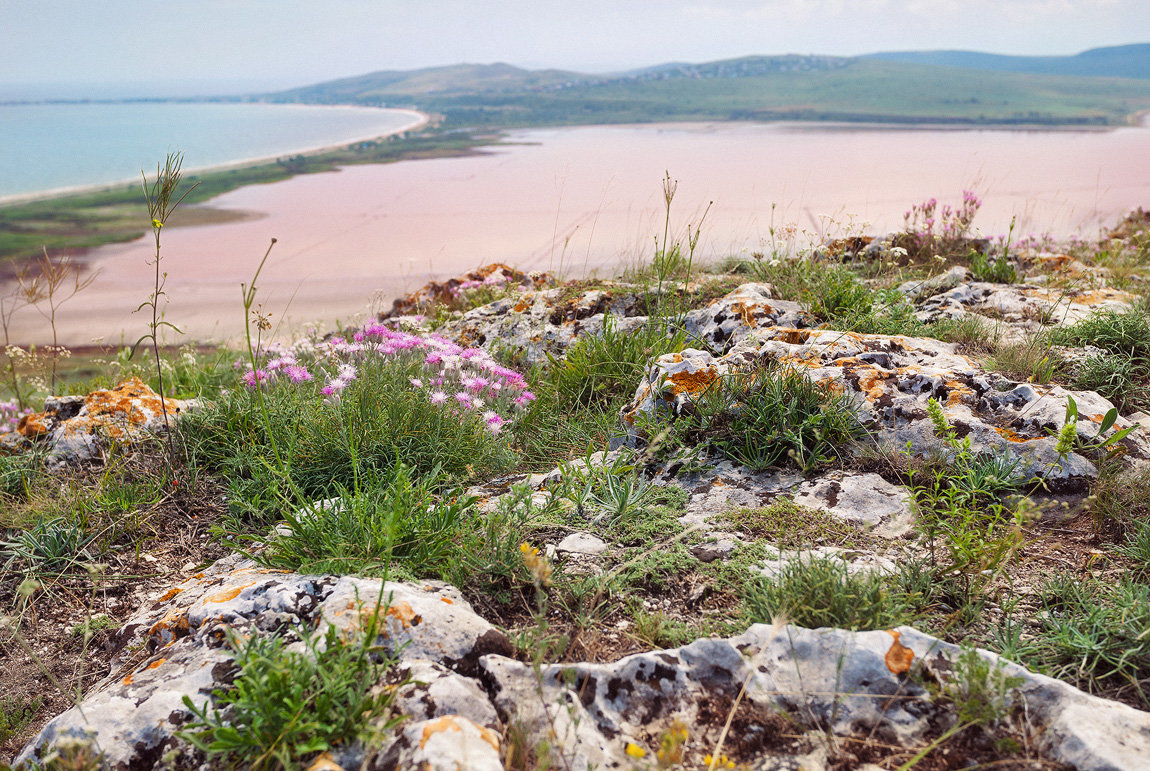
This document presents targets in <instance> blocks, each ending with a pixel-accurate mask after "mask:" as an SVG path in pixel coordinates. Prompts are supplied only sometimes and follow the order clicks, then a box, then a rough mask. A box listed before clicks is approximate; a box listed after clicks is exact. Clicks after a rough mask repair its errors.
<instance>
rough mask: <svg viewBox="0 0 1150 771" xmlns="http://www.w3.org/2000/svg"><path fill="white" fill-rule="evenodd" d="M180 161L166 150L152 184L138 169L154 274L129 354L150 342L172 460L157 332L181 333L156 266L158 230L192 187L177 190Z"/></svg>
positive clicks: (163, 278)
mask: <svg viewBox="0 0 1150 771" xmlns="http://www.w3.org/2000/svg"><path fill="white" fill-rule="evenodd" d="M183 163H184V158H183V155H182V154H181V153H168V156H167V157H166V158H165V159H164V163H163V165H160V164H156V178H155V180H153V182H152V184H151V185H150V186H149V185H148V177H147V175H145V174H144V172H142V171H141V172H140V177H141V178H142V185H143V189H144V200H145V201H146V202H147V204H148V216H149V217H151V220H152V222H151V224H152V238H153V239H154V241H155V245H156V251H155V254H154V255H153V257H152V262H151V265H152V267H153V268H154V269H155V278H154V280H153V284H152V294H151V295H149V297H148V299H147V300H145V301H144V302H142V303H140V305H139V307H137V308H136V312H139V311H142V310H143V309H144V308H149V309H150V310H151V312H152V318H151V320H150V322H149V323H148V332H147V333H146V334H143V335H140V339H139V340H137V341H136V343H135V345H133V346H132V354H133V355H134V354H135V352H136V349H137V348H138V347H139V346H140V344H141V343H143V342H144V341H145V340H148V341H150V342H151V344H152V354H153V356H154V357H155V361H156V377H157V379H158V380H159V386H160V388H159V394H160V411H161V412H162V413H163V415H164V433H165V434H167V437H168V458H169V460H174V459H175V457H176V445H175V440H174V438H173V437H172V427H171V424H170V423H169V422H168V406H167V404H166V403H165V400H164V369H163V367H162V366H160V340H159V332H160V329H161V328H163V327H168V328H170V329H172V330H174V331H175V332H176V334H183V333H182V332H181V331H180V329H179V328H178V327H177V326H176V325H175V324H173V323H171V322H170V321H165V320H164V310H163V307H164V306H165V305H167V302H168V300H167V293H166V292H164V284H165V283H166V282H167V279H168V274H167V272H166V271H162V270H161V269H160V260H161V255H160V233H161V231H162V230H163V228H164V225H165V224H167V222H168V218H169V217H171V216H172V212H173V211H175V209H176V207H177V206H179V205H180V203H182V202H183V200H184V199H185V198H187V197H188V194H189V193H191V192H192V190H194V189H195V187H196V186H195V185H192V186H191V187H189V188H188V189H187V190H185V191H183V194H179V192H180V191H179V187H180V181H181V179H182V174H181V172H180V167H181V166H182V165H183Z"/></svg>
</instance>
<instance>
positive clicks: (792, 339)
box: [775, 327, 811, 345]
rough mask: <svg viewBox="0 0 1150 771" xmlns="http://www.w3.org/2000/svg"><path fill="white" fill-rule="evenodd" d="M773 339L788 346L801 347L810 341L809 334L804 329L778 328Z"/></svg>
mask: <svg viewBox="0 0 1150 771" xmlns="http://www.w3.org/2000/svg"><path fill="white" fill-rule="evenodd" d="M775 339H776V340H780V341H782V342H784V343H788V344H789V345H802V344H803V343H805V342H806V341H807V340H810V339H811V333H810V331H809V330H806V329H795V328H794V327H779V329H778V333H777V334H776V335H775Z"/></svg>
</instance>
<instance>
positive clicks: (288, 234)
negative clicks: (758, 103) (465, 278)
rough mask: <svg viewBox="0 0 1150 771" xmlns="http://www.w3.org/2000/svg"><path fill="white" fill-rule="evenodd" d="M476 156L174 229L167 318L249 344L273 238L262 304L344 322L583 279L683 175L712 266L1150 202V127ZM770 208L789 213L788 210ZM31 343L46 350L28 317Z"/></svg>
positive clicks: (714, 131) (249, 199)
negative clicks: (895, 233)
mask: <svg viewBox="0 0 1150 771" xmlns="http://www.w3.org/2000/svg"><path fill="white" fill-rule="evenodd" d="M510 139H511V141H512V142H513V143H516V144H514V145H512V146H508V147H502V148H498V149H497V150H496V151H494V152H491V153H489V154H486V155H482V156H479V157H469V158H453V159H439V160H428V161H405V162H401V163H396V164H389V165H376V166H356V167H349V168H346V169H343V170H341V171H339V172H337V173H330V174H315V175H307V176H302V177H296V178H294V179H291V180H287V181H285V182H280V183H276V184H272V185H259V186H253V187H249V188H244V189H240V190H236V191H233V192H231V193H228V194H226V195H224V196H221V197H220V198H217V199H216V200H214V201H213V202H212V206H213V207H216V208H227V209H236V210H243V211H248V212H260V213H261V214H262V215H263V216H261V217H258V218H253V219H248V220H246V221H241V222H232V223H227V224H220V225H210V226H204V227H194V228H182V229H179V228H176V229H172V230H170V231H165V233H164V243H165V256H164V268H165V270H167V271H168V274H169V276H168V285H167V291H168V292H169V295H170V296H171V298H172V303H171V305H170V306H169V308H168V319H169V320H171V321H173V322H174V323H176V324H177V325H179V326H181V327H182V328H183V329H184V330H185V331H186V332H188V333H190V334H191V335H192V336H193V337H197V338H207V337H211V338H215V339H220V338H231V339H234V338H235V337H236V336H237V335H239V334H240V333H241V332H242V326H241V325H242V312H241V310H240V306H239V294H240V290H239V285H240V283H241V282H244V281H248V280H250V276H251V272H252V270H254V268H255V265H256V264H257V262H258V261H259V258H260V256H261V255H262V254H263V252H264V250H265V249H266V248H267V244H268V241H269V239H270V238H271V237H276V238H277V239H278V243H277V245H276V246H275V248H274V249H273V251H272V256H271V259H270V260H269V262H268V265H267V267H266V268H265V271H264V274H263V276H261V282H260V290H261V291H260V299H261V300H262V302H263V303H264V308H265V310H271V311H273V312H275V313H276V314H277V317H278V314H279V313H280V312H282V311H283V309H284V308H285V307H287V306H288V305H289V301H290V308H289V310H288V312H287V315H288V317H289V319H290V320H292V321H296V322H302V321H304V320H316V321H319V322H322V323H324V324H330V323H331V322H333V321H334V320H336V319H339V320H341V321H347V320H349V319H350V318H351V317H352V316H353V315H354V314H356V313H362V312H365V311H366V310H367V308H368V305H369V301H370V298H371V296H372V294H373V293H376V292H378V293H380V298H381V299H383V300H384V303H383V304H384V305H389V304H390V299H391V298H392V297H395V296H397V295H398V294H399V293H401V292H403V291H408V290H411V289H414V288H416V287H418V286H419V285H421V284H422V283H424V282H425V281H427V280H428V279H429V278H443V277H447V276H451V275H457V274H458V273H460V272H461V271H465V270H468V269H470V268H474V267H476V266H478V265H482V264H485V263H488V262H492V261H502V262H506V263H509V264H512V265H515V266H517V267H520V268H523V269H527V270H533V269H534V270H552V271H554V270H559V269H562V271H563V272H564V274H565V275H567V276H580V275H583V274H584V273H585V272H589V271H591V270H593V269H595V268H600V269H601V271H600V272H601V273H605V274H609V273H611V272H612V271H613V270H614V269H615V267H616V266H617V265H618V264H619V262H620V261H621V260H637V259H644V260H646V259H650V256H651V254H652V252H653V249H654V246H653V244H654V240H653V239H654V237H655V236H656V235H658V236H660V237H661V235H662V231H663V198H662V190H661V186H660V181H661V179H662V177H663V175H664V172H665V171H669V172H670V175H671V177H672V178H674V179H676V180H678V190H677V194H676V197H675V200H674V203H673V206H672V213H671V220H672V229H673V232H675V233H676V234H677V235H678V236H680V237H682V236H683V234H684V229H685V228H686V226H687V224H688V223H695V224H697V223H698V222H699V219H700V217H701V215H702V213H703V211H704V210H706V207H707V202H708V201H713V204H712V205H711V208H710V210H709V211H708V213H707V216H706V219H705V221H704V222H703V237H702V240H701V242H700V248H699V256H701V257H702V258H704V259H706V258H721V257H724V256H727V255H730V254H736V255H739V254H742V255H747V254H748V253H749V252H751V251H756V250H764V249H765V250H768V251H769V244H765V243H764V242H765V241H766V240H767V239H768V238H769V229H770V227H771V226H772V223H773V224H774V226H775V227H777V228H778V227H782V226H785V225H787V224H789V223H794V224H795V225H796V226H797V227H798V228H799V229H801V230H805V231H808V232H809V233H810V234H811V237H817V236H820V235H823V236H834V235H843V234H845V233H846V232H847V231H848V230H849V231H851V232H866V233H871V234H875V233H879V234H881V233H884V232H887V231H890V230H893V229H895V228H898V227H900V226H901V225H902V220H903V213H904V212H905V211H906V210H907V209H909V208H910V206H911V205H912V204H913V203H917V202H920V201H922V200H924V199H926V198H929V197H932V196H933V197H937V198H938V199H939V202H940V204H945V203H951V204H957V203H959V202H960V201H961V197H962V191H963V190H964V189H972V190H974V191H975V192H976V193H978V195H979V196H981V197H982V198H983V199H984V201H985V204H984V206H983V209H982V210H981V211H980V213H979V215H978V217H977V218H976V219H975V223H974V224H975V230H976V231H978V232H979V233H981V234H983V235H991V236H994V235H999V234H1002V233H1005V232H1006V230H1007V228H1008V226H1009V224H1010V220H1011V218H1012V217H1017V218H1018V222H1019V225H1018V228H1016V231H1015V233H1016V235H1026V234H1027V233H1031V232H1034V233H1042V232H1050V233H1052V234H1054V235H1058V236H1066V235H1069V234H1071V233H1074V232H1081V233H1082V234H1083V235H1087V236H1097V235H1098V233H1099V229H1100V227H1101V226H1102V225H1106V224H1110V223H1113V222H1114V221H1115V220H1117V219H1118V218H1119V217H1121V216H1122V215H1123V214H1124V213H1125V212H1126V211H1128V210H1129V209H1131V208H1135V207H1137V206H1139V205H1145V204H1146V203H1147V202H1150V131H1148V130H1146V129H1143V128H1122V129H1116V130H1112V131H1019V130H1010V131H1005V130H940V129H933V128H932V129H918V128H889V127H882V128H880V127H860V126H849V127H835V126H826V125H817V124H816V125H806V126H799V125H780V124H775V125H765V124H705V125H703V124H692V125H674V126H667V125H663V126H659V125H652V126H622V127H587V128H564V129H553V130H533V131H521V132H515V133H513V134H512V135H511V136H510ZM772 207H773V209H772ZM149 255H150V250H149V246H148V244H147V243H146V242H136V243H133V244H125V245H115V246H108V247H102V248H100V249H98V250H95V251H94V252H93V253H92V254H91V265H92V266H93V267H98V268H100V269H101V270H102V273H101V275H100V276H99V277H98V278H97V279H96V281H95V282H94V283H93V285H92V286H91V287H90V288H89V289H88V290H86V291H85V292H84V294H83V295H81V296H79V297H77V298H76V299H74V300H73V301H71V302H70V303H69V304H68V305H67V306H65V307H64V309H63V316H64V318H63V321H62V324H61V329H62V331H63V334H64V338H65V340H66V342H67V343H69V344H72V345H76V344H84V343H88V342H90V341H91V340H92V339H93V338H95V337H103V338H104V339H105V341H106V342H118V341H119V339H120V330H121V329H126V330H128V331H127V333H126V334H125V338H126V339H130V340H134V339H135V338H136V337H138V336H139V334H140V330H141V329H142V328H143V323H144V321H143V319H141V318H138V317H133V316H132V315H131V314H130V312H129V311H130V310H131V309H132V308H135V307H136V306H137V305H138V304H139V303H140V302H141V301H142V300H143V299H145V298H146V297H147V295H148V293H149V291H150V279H149V272H148V270H147V269H146V260H147V259H148V257H149ZM19 323H20V324H23V325H24V326H18V328H17V329H16V334H15V338H16V339H18V340H21V341H23V342H29V341H34V342H43V341H44V336H45V335H44V332H45V330H43V329H42V328H41V327H42V326H43V325H42V324H39V325H37V324H36V320H35V319H34V318H33V317H32V316H30V315H26V316H25V317H24V319H23V320H21V321H20V322H19Z"/></svg>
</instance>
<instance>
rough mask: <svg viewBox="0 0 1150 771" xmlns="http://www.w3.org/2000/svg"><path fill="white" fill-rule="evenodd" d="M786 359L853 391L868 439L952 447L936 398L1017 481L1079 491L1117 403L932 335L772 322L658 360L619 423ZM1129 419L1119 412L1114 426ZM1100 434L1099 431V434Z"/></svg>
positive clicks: (1131, 443)
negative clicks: (931, 406) (1064, 444)
mask: <svg viewBox="0 0 1150 771" xmlns="http://www.w3.org/2000/svg"><path fill="white" fill-rule="evenodd" d="M771 364H773V365H784V366H788V367H792V368H794V369H797V370H799V371H802V372H804V373H806V374H807V375H808V376H809V377H810V378H812V379H813V380H815V381H819V382H826V383H830V384H832V385H833V387H834V388H836V389H839V390H841V391H843V392H845V393H847V394H850V395H851V397H852V398H853V404H854V407H855V409H856V411H857V414H858V416H859V418H860V419H861V420H862V422H863V423H864V424H865V425H866V426H867V427H868V428H869V429H870V431H871V433H872V436H873V438H874V440H875V441H876V442H877V443H878V444H879V445H885V446H887V447H890V448H895V449H898V450H903V449H905V450H906V451H907V452H909V453H911V454H912V455H918V456H925V455H928V454H930V453H942V454H944V455H946V454H953V451H952V450H949V449H948V448H947V447H945V446H943V444H942V442H941V440H940V439H939V438H938V437H937V436H936V434H935V430H934V426H933V424H932V422H931V420H930V418H929V417H928V414H927V409H926V407H927V401H928V400H929V399H936V400H937V401H938V402H939V403H940V404H941V406H942V408H943V411H944V413H945V414H946V416H947V419H948V420H949V421H950V423H951V425H952V426H953V427H954V428H955V431H956V432H957V434H958V436H959V438H962V439H965V438H969V439H970V442H971V448H972V450H973V451H974V452H976V453H998V454H1001V455H1003V456H1004V457H1005V458H1007V459H1008V461H1009V462H1011V463H1013V464H1015V465H1014V470H1013V475H1014V476H1016V477H1018V478H1020V479H1030V478H1033V477H1039V478H1042V479H1045V480H1046V481H1047V483H1048V485H1049V486H1050V487H1051V488H1053V489H1059V488H1060V489H1067V490H1069V489H1075V490H1080V489H1083V488H1084V486H1085V483H1086V482H1087V481H1088V480H1089V479H1092V478H1095V477H1096V476H1097V474H1098V469H1097V467H1096V466H1095V464H1094V462H1093V461H1092V460H1091V459H1090V458H1089V457H1087V455H1084V454H1082V452H1081V451H1080V450H1081V447H1082V446H1083V445H1089V444H1091V443H1096V442H1097V441H1098V440H1099V437H1098V424H1099V423H1101V421H1102V419H1103V417H1104V416H1105V414H1106V413H1107V412H1108V411H1110V410H1111V409H1113V405H1112V404H1111V403H1110V402H1108V401H1107V400H1105V399H1103V398H1102V397H1100V396H1098V394H1096V393H1093V392H1089V391H1070V390H1067V389H1064V388H1062V387H1060V386H1056V385H1039V384H1035V383H1020V382H1017V381H1013V380H1010V379H1009V378H1006V377H1004V376H1003V375H1000V374H998V373H995V372H989V371H987V370H985V369H983V368H982V367H981V366H980V365H979V364H978V363H976V362H975V361H974V360H973V359H971V358H969V357H967V356H964V355H962V354H959V353H958V352H957V351H956V348H955V346H954V345H953V344H950V343H944V342H940V341H938V340H933V339H930V338H914V337H903V336H886V335H861V334H857V333H854V332H838V331H833V330H810V329H794V328H785V327H772V328H767V329H760V330H757V331H756V332H755V333H754V334H752V335H748V336H747V337H746V338H745V339H744V341H743V342H742V343H740V344H739V345H736V346H735V347H734V348H733V349H732V350H731V351H730V352H729V353H728V354H726V355H725V356H721V357H716V356H713V355H712V354H710V353H708V352H706V351H701V350H694V349H688V350H685V351H683V352H682V353H676V354H668V355H665V356H662V357H660V358H658V359H656V360H655V362H654V363H653V364H652V365H651V367H650V369H649V371H648V373H647V376H646V377H645V378H644V380H643V382H642V383H641V384H640V385H639V388H638V390H637V391H636V394H635V399H634V401H633V402H632V404H631V406H630V408H629V409H627V410H626V411H625V414H624V416H623V418H624V421H625V422H626V423H627V424H628V425H630V426H632V427H633V430H634V427H635V426H636V425H637V422H636V421H637V418H638V416H639V415H641V414H646V415H649V416H653V415H655V414H657V413H662V414H669V415H672V416H674V415H677V414H679V413H681V412H682V411H683V410H684V409H685V408H686V407H687V406H688V405H689V404H690V403H691V402H692V401H693V400H695V399H696V398H698V397H699V395H700V394H701V393H702V392H703V391H705V390H706V389H707V388H709V387H710V386H711V384H712V383H714V382H715V381H716V380H717V379H719V378H720V377H723V376H724V375H726V374H728V373H729V372H731V371H737V370H747V369H751V368H754V367H761V366H766V365H771ZM1068 397H1073V398H1074V400H1075V401H1076V403H1077V406H1078V413H1079V415H1080V419H1079V420H1078V422H1077V426H1076V429H1077V435H1078V437H1079V440H1080V445H1079V448H1078V450H1077V451H1072V452H1070V453H1069V454H1067V455H1066V456H1065V457H1062V456H1060V455H1059V453H1058V452H1057V451H1056V449H1055V445H1056V444H1057V437H1056V434H1057V432H1058V431H1059V429H1060V428H1061V427H1062V425H1063V422H1064V420H1065V416H1066V408H1067V403H1068ZM1128 425H1130V424H1129V422H1128V421H1126V420H1125V419H1123V418H1119V419H1118V421H1117V423H1116V424H1115V427H1114V428H1113V429H1111V430H1113V431H1117V430H1121V429H1123V428H1125V427H1127V426H1128ZM1103 438H1104V437H1103ZM1120 446H1121V449H1122V451H1123V452H1124V453H1125V456H1126V458H1127V459H1128V460H1130V461H1131V462H1134V463H1137V464H1143V463H1146V462H1147V461H1150V439H1148V438H1147V437H1146V436H1143V435H1142V433H1140V432H1138V431H1135V432H1134V433H1132V434H1130V435H1129V436H1127V437H1126V438H1125V439H1123V440H1121V442H1120Z"/></svg>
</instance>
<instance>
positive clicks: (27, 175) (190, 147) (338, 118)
mask: <svg viewBox="0 0 1150 771" xmlns="http://www.w3.org/2000/svg"><path fill="white" fill-rule="evenodd" d="M415 121H416V116H415V115H414V114H413V113H411V112H406V111H402V110H388V109H375V108H366V107H318V106H304V105H282V104H249V103H240V104H234V103H211V102H166V101H161V102H110V103H108V102H92V103H82V102H81V103H77V102H69V103H39V104H2V103H0V200H3V199H4V198H11V197H15V196H25V195H28V194H34V193H40V192H45V191H57V190H68V189H74V188H83V187H88V186H95V185H104V184H110V183H115V182H121V181H129V180H130V181H137V180H139V179H140V172H141V171H145V172H154V171H155V168H156V163H157V162H158V161H161V160H163V158H164V157H165V156H166V155H167V154H168V153H169V152H177V151H178V152H181V153H183V156H184V168H185V170H192V169H198V168H204V167H211V166H219V165H226V164H231V163H237V162H240V161H244V160H248V159H254V158H265V157H275V156H280V155H285V154H289V153H295V152H300V151H305V150H312V149H316V148H320V147H327V146H331V145H338V144H344V143H349V142H353V141H355V140H359V139H366V138H369V137H376V136H380V135H383V134H387V133H391V132H394V131H397V130H400V129H402V128H404V127H406V126H409V125H411V124H413V123H415Z"/></svg>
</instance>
